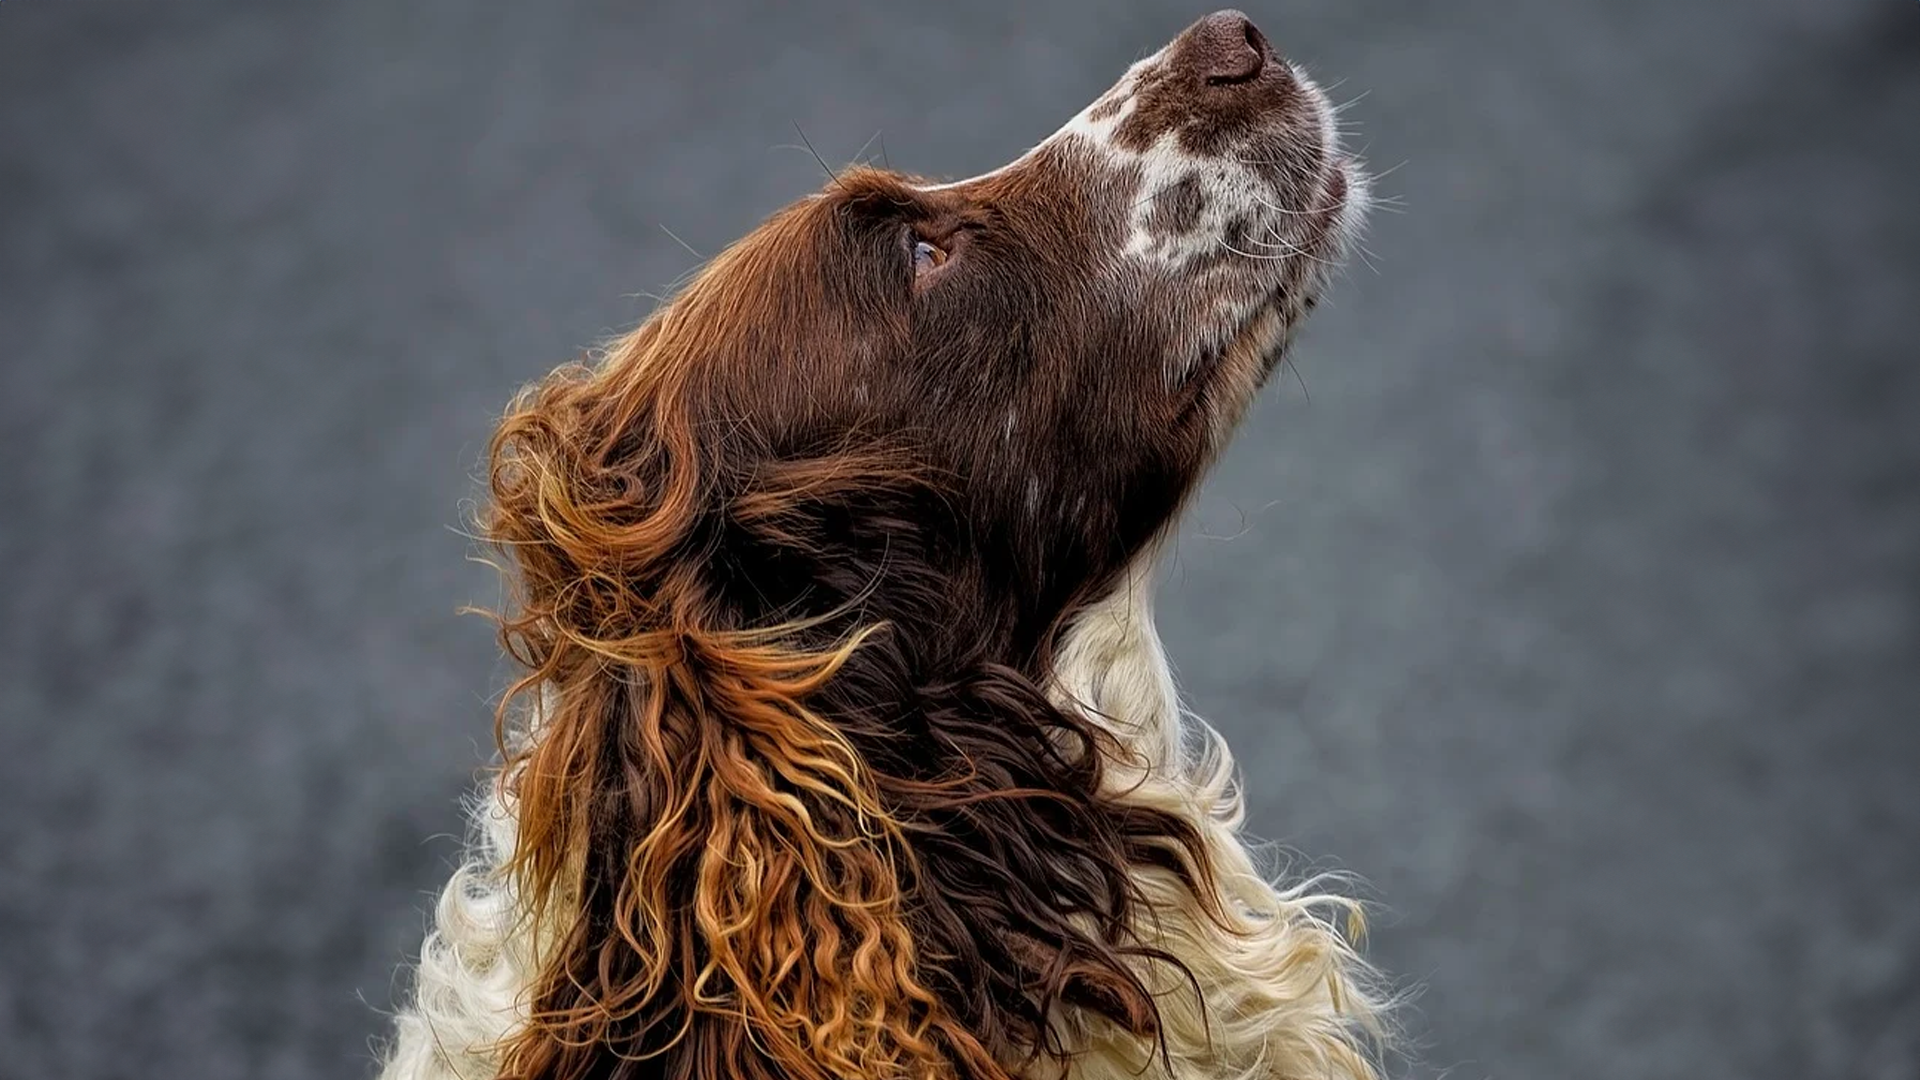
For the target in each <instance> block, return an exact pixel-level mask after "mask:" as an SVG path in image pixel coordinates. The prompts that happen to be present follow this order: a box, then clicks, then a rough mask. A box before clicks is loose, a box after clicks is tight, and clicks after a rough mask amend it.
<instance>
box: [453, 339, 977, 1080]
mask: <svg viewBox="0 0 1920 1080" xmlns="http://www.w3.org/2000/svg"><path fill="white" fill-rule="evenodd" d="M643 347H644V338H639V337H637V338H636V339H635V341H634V342H633V343H632V344H631V345H630V348H633V349H640V348H643ZM616 361H617V362H615V363H612V364H609V365H606V366H605V367H603V368H599V369H588V368H584V367H579V368H572V369H565V370H563V371H562V372H560V373H557V374H556V375H555V376H553V377H551V378H550V379H549V380H548V381H547V382H546V383H544V384H543V385H541V386H539V387H537V388H535V389H534V390H532V391H530V392H529V393H528V394H527V395H524V396H523V397H522V399H521V400H520V401H519V402H517V403H516V406H515V408H514V410H513V411H512V412H511V413H510V414H509V416H508V417H507V419H506V421H505V423H504V424H503V425H502V427H501V429H500V432H499V434H498V436H497V437H496V440H495V443H494V446H493V450H492V459H491V476H490V479H491V488H492V504H491V507H490V510H489V511H488V513H487V516H486V518H485V519H484V520H483V522H482V524H483V527H485V528H486V529H487V531H488V533H489V535H490V537H491V539H492V540H493V541H494V542H495V543H496V544H498V545H499V546H500V547H501V549H502V550H503V551H504V552H505V553H507V555H508V556H509V557H510V559H511V560H512V562H513V563H514V564H515V568H516V570H517V579H518V580H517V591H518V595H517V597H516V598H515V599H516V605H515V608H514V609H513V610H510V611H509V612H508V613H507V614H506V615H504V616H502V618H501V624H502V637H503V640H504V642H505V643H506V645H507V647H508V649H509V651H510V652H511V653H512V654H513V655H514V656H515V657H516V658H517V659H518V660H519V661H520V662H521V663H523V664H524V665H526V668H527V674H526V676H525V677H524V678H523V679H522V680H521V681H520V682H519V683H518V684H517V685H516V686H515V687H514V688H513V692H512V693H510V694H509V695H508V700H509V701H511V700H512V699H513V698H514V697H516V696H518V695H519V694H521V693H524V692H530V691H537V692H539V693H541V694H542V695H543V698H544V701H545V704H544V705H543V707H542V708H541V709H540V710H539V715H540V719H539V722H538V726H537V729H536V730H532V731H528V732H524V733H521V735H520V736H518V737H516V736H513V735H511V734H510V733H507V732H506V731H505V727H504V721H503V746H504V747H506V748H507V750H508V765H507V768H506V770H505V771H504V773H503V775H502V782H503V783H504V784H506V785H508V786H509V788H510V791H511V794H512V796H513V802H514V805H516V806H517V814H518V819H519V821H518V826H519V828H518V841H517V846H516V850H515V852H514V854H513V857H512V862H511V865H510V870H511V872H512V874H513V875H514V878H515V881H516V884H517V886H518V890H519V895H520V896H522V897H524V898H525V905H526V908H527V917H528V918H530V919H531V920H533V923H534V928H533V934H532V936H533V937H534V938H535V940H538V941H540V942H542V943H544V944H543V947H542V949H541V952H540V955H539V957H538V966H539V976H538V979H537V980H536V984H535V986H534V989H533V996H532V1000H531V1002H530V1009H529V1014H528V1015H529V1019H528V1021H527V1022H526V1023H525V1024H524V1025H523V1027H522V1028H521V1029H520V1030H519V1031H517V1032H516V1033H515V1034H513V1035H512V1036H511V1038H510V1040H509V1042H508V1043H507V1044H506V1045H505V1046H504V1047H503V1055H502V1061H503V1066H504V1067H503V1072H502V1075H503V1076H505V1077H509V1078H513V1080H557V1078H566V1080H573V1078H584V1077H587V1076H596V1077H598V1076H608V1075H613V1076H621V1075H631V1074H636V1073H644V1074H648V1075H651V1074H653V1073H654V1072H656V1071H658V1072H659V1073H660V1074H661V1075H669V1076H676V1077H688V1078H701V1080H736V1078H757V1080H776V1078H779V1080H785V1078H804V1080H856V1078H858V1080H873V1078H902V1080H904V1078H926V1080H932V1078H934V1077H942V1078H945V1077H954V1076H963V1077H969V1076H970V1077H989V1078H995V1080H1004V1077H1005V1076H1006V1074H1005V1072H1004V1071H1003V1070H1002V1069H1001V1068H1000V1067H999V1066H998V1065H997V1064H995V1062H994V1060H993V1058H992V1056H991V1055H990V1054H989V1053H988V1052H987V1051H986V1050H985V1049H984V1048H983V1047H982V1046H981V1045H980V1043H979V1042H978V1041H977V1040H976V1039H975V1038H974V1037H973V1036H972V1035H971V1034H969V1033H968V1031H967V1030H965V1028H964V1027H963V1026H961V1025H960V1024H958V1023H957V1022H955V1021H953V1020H952V1019H951V1018H950V1017H949V1016H948V1015H947V1014H946V1013H945V1012H944V1010H943V1009H942V1007H941V1004H940V1002H939V1000H938V998H937V997H936V995H935V994H934V993H933V992H931V991H930V990H929V989H928V988H927V986H926V985H925V984H924V982H923V981H922V979H921V977H920V975H919V973H918V972H917V971H916V957H915V950H914V940H915V939H914V935H913V934H912V932H911V931H910V930H909V927H908V925H907V921H906V915H905V912H904V910H903V897H902V886H901V882H902V880H903V877H906V876H907V874H906V873H905V871H906V867H905V865H904V864H905V860H908V859H910V858H911V854H910V852H909V849H908V847H907V845H906V843H905V841H904V839H903V835H902V830H901V826H900V824H899V823H898V822H896V821H895V820H893V819H892V818H890V817H889V816H888V813H887V811H886V809H885V807H884V806H883V805H882V801H881V799H880V798H879V796H878V795H877V794H876V788H875V785H874V783H873V780H872V778H871V777H870V776H869V775H868V772H867V770H866V768H865V766H864V765H863V762H862V761H861V758H860V756H859V755H858V754H857V753H856V752H855V750H854V749H853V748H852V747H851V746H850V745H849V744H848V742H847V741H846V740H845V738H844V737H842V735H841V734H840V733H839V732H838V730H837V729H836V728H835V727H834V725H832V724H831V723H829V722H827V721H826V720H825V719H823V718H822V717H821V716H819V715H817V714H816V713H815V712H814V711H813V710H812V709H811V708H810V706H809V702H810V700H811V699H812V698H814V696H815V694H816V692H817V691H819V689H820V688H821V687H822V686H823V685H824V684H825V683H826V682H827V681H828V680H830V679H832V678H833V677H834V674H835V672H836V671H838V670H839V669H840V667H841V666H842V665H843V664H844V663H846V661H847V659H848V657H849V656H850V655H852V654H853V653H854V651H855V650H857V649H859V648H861V645H862V641H863V640H864V638H865V637H866V636H867V635H868V634H870V633H872V632H874V631H873V630H872V629H871V628H869V630H866V631H860V632H857V633H855V634H854V635H852V636H850V637H847V638H843V639H841V640H838V641H830V642H826V643H824V644H822V643H820V642H819V641H818V638H819V630H818V628H817V627H816V626H810V625H788V626H778V627H771V628H765V627H762V628H738V627H725V626H722V625H719V623H720V620H721V615H720V613H719V612H717V611H716V610H714V609H713V608H712V606H711V605H710V604H709V603H708V602H707V600H706V599H705V598H704V597H703V595H702V591H701V584H700V581H701V578H700V574H699V572H698V571H699V568H700V565H701V562H702V552H703V550H704V549H705V548H706V547H707V546H708V545H709V544H710V541H709V540H707V539H705V538H704V536H705V533H704V530H706V529H708V528H709V527H710V526H709V524H708V523H707V513H706V511H705V509H704V508H705V507H706V505H707V502H708V501H709V496H710V494H711V493H710V492H709V491H708V490H707V489H706V487H705V485H706V484H707V483H709V482H710V481H709V480H708V479H707V477H706V476H704V475H703V474H702V473H701V471H700V470H699V469H698V468H697V467H696V460H695V454H696V447H695V445H694V442H693V439H692V437H691V435H690V434H689V432H690V430H691V429H690V426H689V425H688V424H687V423H686V421H685V419H684V417H681V416H679V415H677V414H676V413H675V411H674V404H673V402H674V401H675V399H676V395H675V394H674V393H672V392H671V388H670V386H664V385H663V384H666V383H670V381H671V379H672V378H673V373H672V372H671V371H662V370H661V369H659V368H658V367H657V366H656V367H654V368H652V369H645V365H643V364H642V363H641V362H640V358H638V357H634V356H628V357H623V358H616ZM636 372H639V374H636ZM643 378H644V380H646V381H642V380H643ZM636 432H641V433H644V437H637V436H636V435H635V433H636ZM504 710H505V705H504V704H503V713H502V715H503V716H505V715H507V713H506V712H505V711H504ZM639 1062H647V1063H648V1064H645V1065H640V1064H636V1063H639Z"/></svg>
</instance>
